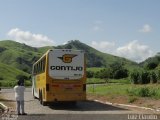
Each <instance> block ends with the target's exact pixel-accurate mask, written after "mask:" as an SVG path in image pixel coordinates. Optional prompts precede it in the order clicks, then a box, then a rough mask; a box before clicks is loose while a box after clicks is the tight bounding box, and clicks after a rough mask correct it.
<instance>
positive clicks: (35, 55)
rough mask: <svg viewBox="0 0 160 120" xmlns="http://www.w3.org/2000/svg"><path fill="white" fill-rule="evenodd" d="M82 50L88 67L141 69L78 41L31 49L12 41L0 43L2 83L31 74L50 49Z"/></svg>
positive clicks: (125, 60)
mask: <svg viewBox="0 0 160 120" xmlns="http://www.w3.org/2000/svg"><path fill="white" fill-rule="evenodd" d="M54 48H55V49H80V50H84V51H85V52H86V57H87V67H98V68H103V67H107V66H110V65H111V64H113V63H116V62H117V63H119V62H120V63H122V64H123V65H124V66H125V67H126V68H128V69H133V68H137V67H139V66H138V64H137V63H135V62H132V61H130V60H127V59H125V58H121V57H117V56H113V55H110V54H106V53H102V52H99V51H98V50H96V49H94V48H92V47H90V46H88V45H86V44H84V43H81V42H80V41H78V40H75V41H69V42H68V43H67V44H65V45H60V46H56V47H54V46H46V47H40V48H36V47H31V46H28V45H26V44H21V43H18V42H14V41H12V40H4V41H0V63H1V64H0V82H1V83H3V82H7V81H13V80H16V79H17V78H16V76H18V75H24V76H27V77H28V76H29V75H30V74H31V69H32V64H33V63H34V62H35V61H37V60H38V59H39V58H40V57H41V56H42V55H43V54H44V53H45V52H46V51H47V50H48V49H54Z"/></svg>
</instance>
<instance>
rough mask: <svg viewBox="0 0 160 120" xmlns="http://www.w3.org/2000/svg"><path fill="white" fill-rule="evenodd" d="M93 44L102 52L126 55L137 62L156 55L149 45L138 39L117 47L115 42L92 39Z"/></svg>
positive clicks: (125, 56)
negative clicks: (141, 42)
mask: <svg viewBox="0 0 160 120" xmlns="http://www.w3.org/2000/svg"><path fill="white" fill-rule="evenodd" d="M91 46H92V47H93V48H95V49H97V50H99V51H101V52H104V53H109V54H113V55H116V56H120V57H124V58H127V59H130V60H132V61H135V62H142V61H144V60H145V59H147V58H148V57H151V56H153V55H154V53H153V51H152V50H151V49H150V48H149V47H148V46H147V45H142V44H140V43H139V42H138V41H137V40H133V41H131V42H130V43H128V44H126V45H124V46H119V47H116V44H115V43H114V42H108V41H99V42H95V41H92V42H91Z"/></svg>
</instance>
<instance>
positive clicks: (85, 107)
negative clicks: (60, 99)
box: [1, 88, 160, 120]
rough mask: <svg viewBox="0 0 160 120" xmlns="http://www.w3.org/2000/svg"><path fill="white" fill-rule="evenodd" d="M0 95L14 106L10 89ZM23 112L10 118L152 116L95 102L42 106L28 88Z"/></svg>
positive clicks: (90, 119)
mask: <svg viewBox="0 0 160 120" xmlns="http://www.w3.org/2000/svg"><path fill="white" fill-rule="evenodd" d="M1 95H3V96H4V97H5V98H7V101H5V102H9V103H13V104H15V100H14V91H13V90H12V89H3V90H2V91H1ZM2 102H3V101H2ZM14 109H15V108H14ZM25 111H26V113H28V115H27V116H12V117H15V118H17V119H18V120H54V119H55V120H82V119H83V120H128V117H129V118H130V117H131V116H130V115H135V117H136V115H137V114H148V113H149V114H153V113H152V112H151V111H144V110H141V109H132V108H126V107H124V108H122V107H118V106H114V105H108V104H102V103H99V102H95V101H83V102H78V103H77V105H76V106H72V105H68V104H58V105H50V106H42V105H40V103H39V101H38V100H37V99H33V97H32V95H31V89H30V88H27V89H26V91H25ZM4 117H5V116H3V117H2V118H4ZM158 119H160V118H158Z"/></svg>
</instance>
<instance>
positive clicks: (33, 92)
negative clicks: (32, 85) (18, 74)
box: [33, 89, 36, 99]
mask: <svg viewBox="0 0 160 120" xmlns="http://www.w3.org/2000/svg"><path fill="white" fill-rule="evenodd" d="M33 98H34V99H36V97H35V96H34V89H33Z"/></svg>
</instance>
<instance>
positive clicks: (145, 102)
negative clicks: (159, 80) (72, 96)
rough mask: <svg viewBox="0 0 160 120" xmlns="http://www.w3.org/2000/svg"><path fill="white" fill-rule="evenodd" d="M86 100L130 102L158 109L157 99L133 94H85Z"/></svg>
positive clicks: (159, 106)
mask: <svg viewBox="0 0 160 120" xmlns="http://www.w3.org/2000/svg"><path fill="white" fill-rule="evenodd" d="M87 99H88V100H95V99H96V100H100V101H103V102H111V103H118V104H130V105H137V106H141V107H148V108H153V109H158V110H160V102H159V100H155V99H152V98H147V97H145V98H141V97H133V96H113V95H112V96H110V95H109V96H102V95H93V94H88V95H87Z"/></svg>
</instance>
